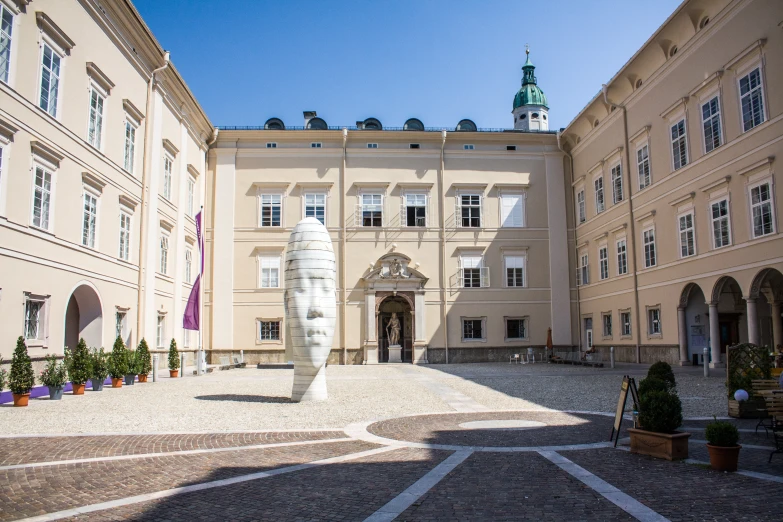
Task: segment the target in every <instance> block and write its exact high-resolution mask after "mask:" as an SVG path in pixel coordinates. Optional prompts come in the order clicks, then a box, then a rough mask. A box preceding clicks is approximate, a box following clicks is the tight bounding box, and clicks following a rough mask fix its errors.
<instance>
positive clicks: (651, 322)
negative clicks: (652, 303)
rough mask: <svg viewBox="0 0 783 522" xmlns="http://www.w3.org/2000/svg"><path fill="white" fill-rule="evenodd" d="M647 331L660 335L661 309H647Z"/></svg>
mask: <svg viewBox="0 0 783 522" xmlns="http://www.w3.org/2000/svg"><path fill="white" fill-rule="evenodd" d="M647 333H649V334H650V335H661V309H660V308H650V309H648V310H647Z"/></svg>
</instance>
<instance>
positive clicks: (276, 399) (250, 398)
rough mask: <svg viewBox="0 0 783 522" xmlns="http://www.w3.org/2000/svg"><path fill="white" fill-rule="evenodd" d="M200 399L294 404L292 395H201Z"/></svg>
mask: <svg viewBox="0 0 783 522" xmlns="http://www.w3.org/2000/svg"><path fill="white" fill-rule="evenodd" d="M196 399H197V400H200V401H224V402H264V403H268V404H293V401H292V400H291V397H284V396H270V395H239V394H230V393H229V394H223V395H200V396H198V397H196Z"/></svg>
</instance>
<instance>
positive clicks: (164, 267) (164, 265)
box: [158, 234, 169, 274]
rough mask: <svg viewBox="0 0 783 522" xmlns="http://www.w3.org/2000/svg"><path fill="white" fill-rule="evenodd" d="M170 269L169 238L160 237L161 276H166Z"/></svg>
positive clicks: (165, 236) (163, 235)
mask: <svg viewBox="0 0 783 522" xmlns="http://www.w3.org/2000/svg"><path fill="white" fill-rule="evenodd" d="M168 267H169V236H167V235H166V234H161V235H160V266H159V267H158V268H159V269H160V273H161V274H166V272H167V271H168Z"/></svg>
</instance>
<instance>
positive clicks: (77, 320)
mask: <svg viewBox="0 0 783 522" xmlns="http://www.w3.org/2000/svg"><path fill="white" fill-rule="evenodd" d="M82 337H83V338H84V341H85V342H86V343H87V346H90V347H101V346H103V307H102V306H101V299H100V297H98V293H97V292H96V290H95V289H94V288H93V287H92V286H90V285H88V284H81V285H79V286H77V287H76V289H75V290H74V291H73V293H72V294H71V297H70V298H69V299H68V306H67V307H66V309H65V346H67V347H68V348H70V349H72V350H73V349H74V348H76V345H77V344H79V339H80V338H82Z"/></svg>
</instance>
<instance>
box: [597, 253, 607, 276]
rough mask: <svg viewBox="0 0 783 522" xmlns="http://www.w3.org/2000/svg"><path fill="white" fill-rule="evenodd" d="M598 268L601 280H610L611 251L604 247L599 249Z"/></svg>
mask: <svg viewBox="0 0 783 522" xmlns="http://www.w3.org/2000/svg"><path fill="white" fill-rule="evenodd" d="M598 268H599V272H600V278H601V279H608V278H609V249H608V248H607V247H605V246H602V247H601V248H599V249H598Z"/></svg>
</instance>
